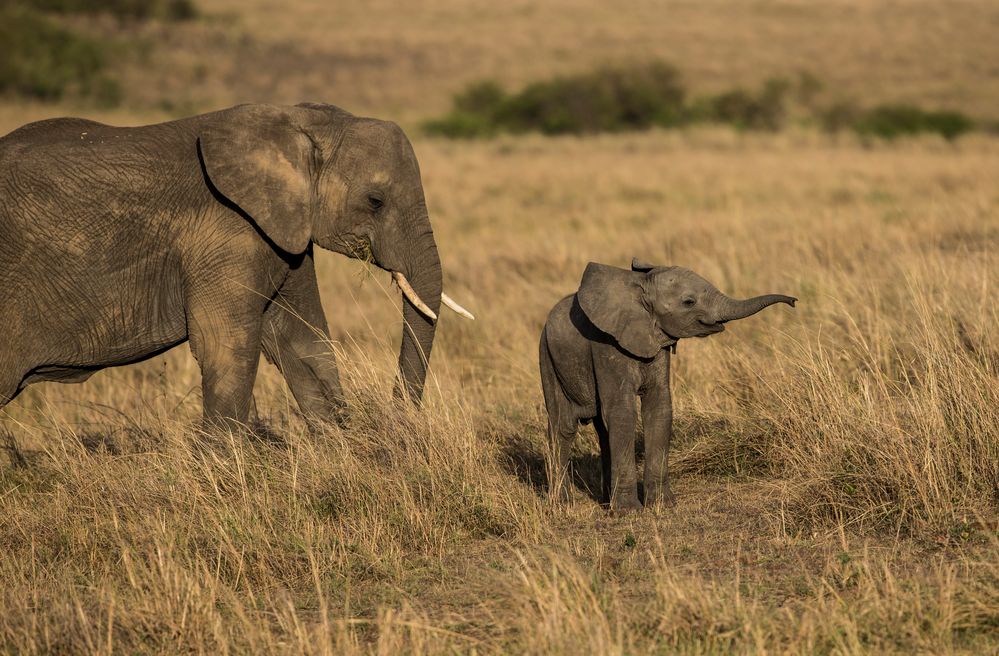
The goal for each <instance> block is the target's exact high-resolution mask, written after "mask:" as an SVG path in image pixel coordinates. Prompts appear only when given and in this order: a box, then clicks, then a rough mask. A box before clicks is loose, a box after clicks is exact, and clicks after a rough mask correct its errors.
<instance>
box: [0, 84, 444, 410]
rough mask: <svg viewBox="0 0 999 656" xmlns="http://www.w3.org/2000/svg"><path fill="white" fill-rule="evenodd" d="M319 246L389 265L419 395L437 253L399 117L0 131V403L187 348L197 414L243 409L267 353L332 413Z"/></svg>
mask: <svg viewBox="0 0 999 656" xmlns="http://www.w3.org/2000/svg"><path fill="white" fill-rule="evenodd" d="M314 244H316V245H319V246H320V247H322V248H325V249H328V250H331V251H335V252H338V253H342V254H344V255H347V256H349V257H354V258H359V259H365V260H370V261H372V262H374V263H375V264H376V265H378V266H380V267H381V268H383V269H385V270H387V271H391V272H392V274H393V277H394V279H395V280H396V282H397V283H398V284H399V286H400V287H401V289H402V290H403V292H404V296H405V301H404V304H403V336H402V346H401V348H400V352H399V368H400V372H401V379H402V385H401V387H400V386H397V388H396V389H397V391H400V392H402V391H404V393H405V394H406V395H408V397H409V398H410V399H412V400H413V401H414V402H416V403H419V401H420V398H421V396H422V393H423V385H424V381H425V378H426V375H427V364H428V360H429V357H430V352H431V348H432V346H433V342H434V332H435V321H436V313H437V312H438V310H439V307H440V303H441V300H442V294H441V264H440V259H439V257H438V253H437V245H436V243H435V241H434V235H433V231H432V230H431V226H430V219H429V217H428V214H427V207H426V202H425V200H424V194H423V185H422V182H421V180H420V171H419V166H418V165H417V161H416V156H415V155H414V153H413V149H412V146H411V145H410V143H409V140H408V139H407V138H406V136H405V134H404V133H403V132H402V130H401V129H400V128H399V127H398V126H396V125H395V124H393V123H387V122H384V121H378V120H374V119H368V118H360V117H356V116H354V115H352V114H350V113H348V112H346V111H343V110H341V109H339V108H337V107H333V106H331V105H317V104H302V105H298V106H295V107H278V106H272V105H240V106H237V107H232V108H230V109H225V110H222V111H218V112H213V113H210V114H203V115H200V116H195V117H192V118H186V119H182V120H178V121H172V122H168V123H162V124H158V125H150V126H145V127H138V128H119V127H112V126H108V125H103V124H101V123H95V122H93V121H87V120H82V119H74V118H61V119H52V120H46V121H40V122H38V123H31V124H29V125H26V126H24V127H22V128H20V129H18V130H15V131H14V132H12V133H10V134H9V135H7V136H5V137H3V138H2V139H0V307H2V312H0V332H2V336H0V408H2V407H3V406H4V405H5V404H7V403H8V402H10V401H11V400H12V399H13V398H14V397H15V396H17V394H18V392H20V391H21V390H22V389H23V388H24V387H25V386H26V385H28V384H30V383H33V382H37V381H60V382H67V383H68V382H78V381H82V380H85V379H86V378H88V377H89V376H90V375H92V374H93V373H94V372H96V371H98V370H100V369H102V368H104V367H110V366H116V365H123V364H129V363H133V362H137V361H139V360H142V359H145V358H148V357H151V356H153V355H156V354H158V353H161V352H163V351H165V350H167V349H169V348H172V347H174V346H176V345H178V344H181V343H182V342H184V341H186V340H190V345H191V350H192V352H193V353H194V356H195V358H196V359H197V361H198V364H199V365H200V367H201V373H202V388H203V390H204V414H205V419H206V420H207V421H209V422H220V421H221V422H223V423H228V424H232V423H236V424H242V423H245V422H246V421H247V420H248V418H249V417H250V416H251V415H252V413H253V394H252V392H253V382H254V379H255V377H256V369H257V363H258V361H259V354H260V351H261V348H262V349H263V352H264V354H265V356H266V357H267V359H268V360H269V361H270V362H272V363H274V364H275V365H277V367H278V368H279V369H280V370H281V372H282V373H283V375H284V377H285V379H286V380H287V382H288V385H289V387H290V388H291V391H292V393H293V395H294V396H295V399H296V401H297V402H298V405H299V407H300V408H301V410H302V412H303V413H304V414H305V415H306V417H307V419H309V420H310V421H315V420H339V419H340V418H341V413H342V409H343V405H344V399H343V392H342V389H341V386H340V380H339V375H338V372H337V366H336V362H335V360H334V357H333V354H332V353H331V352H330V348H329V344H328V338H329V332H328V328H327V324H326V319H325V315H324V312H323V308H322V304H321V302H320V298H319V289H318V286H317V283H316V274H315V267H314V263H313V255H314V253H313V245H314ZM444 300H445V302H447V301H448V300H449V299H447V298H446V297H444Z"/></svg>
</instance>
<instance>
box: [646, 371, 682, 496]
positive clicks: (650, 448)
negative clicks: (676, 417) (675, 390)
mask: <svg viewBox="0 0 999 656" xmlns="http://www.w3.org/2000/svg"><path fill="white" fill-rule="evenodd" d="M642 424H643V425H644V428H645V505H646V506H653V505H656V504H663V505H667V506H672V505H674V504H675V503H676V500H675V499H674V497H673V493H672V492H671V491H670V488H669V475H668V472H667V462H668V459H669V446H670V440H671V439H672V437H673V404H672V400H671V398H670V393H669V378H664V379H663V382H662V384H660V385H656V386H654V387H652V389H649V390H647V391H646V392H645V394H644V395H643V396H642Z"/></svg>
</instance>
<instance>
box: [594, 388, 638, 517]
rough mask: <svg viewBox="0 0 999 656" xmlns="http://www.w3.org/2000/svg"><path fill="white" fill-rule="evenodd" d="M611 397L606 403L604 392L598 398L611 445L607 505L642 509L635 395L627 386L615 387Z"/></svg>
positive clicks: (609, 444) (624, 508) (618, 507)
mask: <svg viewBox="0 0 999 656" xmlns="http://www.w3.org/2000/svg"><path fill="white" fill-rule="evenodd" d="M614 397H615V398H611V399H607V401H606V403H605V402H604V395H603V394H602V395H601V399H600V401H601V410H600V412H601V419H602V421H603V424H604V425H605V426H606V427H607V439H606V441H607V444H608V446H609V447H610V463H611V466H610V474H611V475H610V505H611V509H612V510H619V511H629V510H641V508H642V504H641V503H640V502H639V501H638V473H637V470H636V468H635V428H636V426H635V424H636V423H637V415H636V413H637V410H638V408H637V397H636V396H635V395H633V394H632V393H631V392H630V391H629V390H626V389H619V390H617V393H616V394H614ZM601 441H603V440H601ZM604 457H606V456H604ZM605 485H606V484H605Z"/></svg>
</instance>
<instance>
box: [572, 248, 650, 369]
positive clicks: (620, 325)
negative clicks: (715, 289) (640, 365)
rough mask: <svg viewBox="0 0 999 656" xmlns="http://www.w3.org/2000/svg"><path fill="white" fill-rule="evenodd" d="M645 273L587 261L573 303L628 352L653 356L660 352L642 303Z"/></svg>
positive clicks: (647, 313) (637, 355)
mask: <svg viewBox="0 0 999 656" xmlns="http://www.w3.org/2000/svg"><path fill="white" fill-rule="evenodd" d="M644 277H645V274H642V273H636V272H633V271H627V270H625V269H619V268H617V267H612V266H607V265H606V264H597V263H596V262H590V263H589V264H588V265H586V271H584V272H583V280H582V281H581V282H580V283H579V291H578V292H576V300H577V301H578V302H579V307H580V308H582V310H583V313H584V314H586V318H587V319H589V320H590V322H591V323H592V324H593V325H594V326H596V327H597V328H599V329H600V330H601V331H603V332H605V333H607V334H608V335H610V336H611V337H613V338H614V339H615V340H617V343H618V344H619V345H620V346H621V348H623V349H624V350H625V351H627V352H628V353H631V354H632V355H634V356H636V357H639V358H651V357H654V356H655V355H656V354H657V353H659V351H660V350H661V349H662V345H661V344H660V343H659V340H657V339H656V325H655V320H654V319H653V317H652V314H651V313H650V312H649V311H648V310H647V309H645V305H644V304H643V303H642V294H643V293H644V291H643V289H642V286H641V280H642V279H643V278H644Z"/></svg>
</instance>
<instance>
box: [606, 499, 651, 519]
mask: <svg viewBox="0 0 999 656" xmlns="http://www.w3.org/2000/svg"><path fill="white" fill-rule="evenodd" d="M610 507H611V512H612V513H613V514H614V515H616V516H617V515H628V514H630V513H634V512H640V511H641V510H642V507H643V506H642V504H641V503H640V502H639V501H638V495H637V494H632V495H629V496H627V497H619V498H616V499H614V500H613V501H611V504H610Z"/></svg>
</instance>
